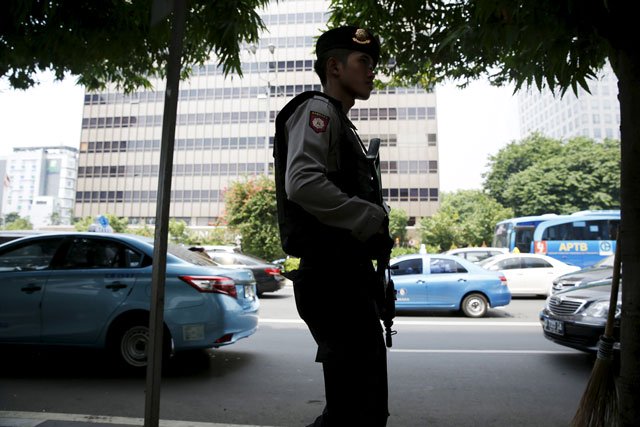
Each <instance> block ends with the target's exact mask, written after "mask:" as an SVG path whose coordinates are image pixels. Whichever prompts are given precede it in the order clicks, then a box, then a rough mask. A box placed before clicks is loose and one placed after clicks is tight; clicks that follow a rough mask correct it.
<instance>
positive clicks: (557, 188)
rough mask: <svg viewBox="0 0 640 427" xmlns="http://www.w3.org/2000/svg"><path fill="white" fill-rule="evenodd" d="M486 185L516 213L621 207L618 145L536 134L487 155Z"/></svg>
mask: <svg viewBox="0 0 640 427" xmlns="http://www.w3.org/2000/svg"><path fill="white" fill-rule="evenodd" d="M489 168H490V169H489V171H488V172H487V173H486V174H485V178H486V180H485V189H487V191H488V193H489V194H491V195H492V196H494V197H495V198H496V200H498V201H500V203H502V204H503V205H504V206H507V207H510V208H512V209H513V211H514V213H515V215H516V216H525V215H538V214H544V213H559V214H569V213H572V212H576V211H580V210H587V209H619V208H620V181H619V176H620V144H619V142H618V141H615V140H605V141H604V142H602V143H600V142H596V141H594V140H591V139H588V138H582V137H579V138H573V139H571V140H570V141H567V142H561V141H558V140H553V139H548V138H542V137H541V136H539V135H533V136H531V137H529V138H525V139H524V140H522V141H520V142H512V143H511V144H509V145H507V146H506V147H504V148H502V149H501V150H500V151H499V152H498V153H497V154H496V155H494V156H491V157H490V160H489Z"/></svg>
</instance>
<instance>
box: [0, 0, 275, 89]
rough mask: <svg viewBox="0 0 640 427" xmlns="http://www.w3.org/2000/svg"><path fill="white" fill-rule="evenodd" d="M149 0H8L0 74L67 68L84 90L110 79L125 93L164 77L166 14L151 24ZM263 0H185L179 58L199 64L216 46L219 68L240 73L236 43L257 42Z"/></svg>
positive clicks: (22, 85) (23, 78)
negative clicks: (259, 10)
mask: <svg viewBox="0 0 640 427" xmlns="http://www.w3.org/2000/svg"><path fill="white" fill-rule="evenodd" d="M152 3H153V1H152V0H141V1H109V2H96V1H92V0H80V1H69V0H51V1H46V2H42V1H38V0H9V1H7V2H4V3H3V10H2V14H0V76H1V77H4V76H6V77H7V78H8V79H9V83H10V84H11V86H13V87H14V88H17V89H26V88H28V87H31V86H33V85H34V84H35V83H36V81H35V80H34V74H35V73H37V72H38V71H44V70H47V69H50V70H52V71H53V72H54V73H55V76H56V78H57V79H60V80H62V79H63V78H64V76H65V74H66V73H71V74H73V75H76V76H78V83H79V84H82V85H84V86H86V87H87V89H90V90H96V89H102V88H104V87H105V85H106V84H107V83H116V84H117V85H118V86H120V87H123V88H124V89H125V90H126V91H128V92H130V91H133V90H134V89H136V88H137V87H141V86H142V87H150V83H149V79H148V78H149V77H150V76H164V74H165V70H166V64H167V61H168V57H169V49H168V46H169V34H170V31H169V25H170V24H169V19H168V18H165V19H163V20H161V21H160V22H159V23H158V24H157V25H155V26H153V27H152V26H151V24H150V18H151V5H152ZM266 3H268V0H233V1H207V0H191V1H190V2H189V7H190V9H189V10H188V13H187V23H186V31H185V40H186V42H185V43H184V49H183V55H182V63H183V64H184V65H185V68H184V74H185V75H187V74H188V72H189V66H193V65H196V64H203V63H204V62H206V61H208V60H209V59H210V56H211V54H212V53H215V55H216V57H217V58H218V60H219V64H220V65H221V66H222V67H223V70H224V72H225V73H229V72H231V71H234V72H237V73H241V70H240V49H241V45H242V43H243V42H246V43H257V41H258V34H259V31H260V30H261V29H263V28H264V25H263V23H262V20H261V19H260V17H259V16H258V14H257V12H256V9H257V8H260V7H262V6H264V5H265V4H266Z"/></svg>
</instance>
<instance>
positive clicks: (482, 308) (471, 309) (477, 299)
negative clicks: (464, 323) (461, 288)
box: [462, 294, 489, 317]
mask: <svg viewBox="0 0 640 427" xmlns="http://www.w3.org/2000/svg"><path fill="white" fill-rule="evenodd" d="M488 309H489V303H487V299H486V298H485V297H484V296H483V295H480V294H470V295H467V296H466V297H465V298H464V299H463V300H462V312H463V313H464V314H465V316H467V317H483V316H484V315H485V314H487V310H488Z"/></svg>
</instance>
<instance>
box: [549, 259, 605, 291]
mask: <svg viewBox="0 0 640 427" xmlns="http://www.w3.org/2000/svg"><path fill="white" fill-rule="evenodd" d="M612 277H613V255H609V256H608V257H606V258H603V259H601V260H600V261H598V262H596V263H595V264H593V265H592V266H591V267H587V268H583V269H581V270H578V271H576V272H574V273H567V274H563V275H562V276H559V277H556V278H555V280H554V281H553V287H552V289H551V292H552V293H556V292H560V291H564V290H567V289H572V288H574V287H576V286H582V285H586V284H589V283H592V282H597V281H600V280H603V279H611V278H612Z"/></svg>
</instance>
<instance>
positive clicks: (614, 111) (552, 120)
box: [518, 64, 620, 140]
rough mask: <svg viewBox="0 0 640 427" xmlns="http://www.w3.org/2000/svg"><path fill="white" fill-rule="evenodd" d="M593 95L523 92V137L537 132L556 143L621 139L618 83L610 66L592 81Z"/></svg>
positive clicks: (520, 107) (521, 123) (519, 97)
mask: <svg viewBox="0 0 640 427" xmlns="http://www.w3.org/2000/svg"><path fill="white" fill-rule="evenodd" d="M589 90H590V92H591V94H589V93H587V92H586V91H585V90H584V89H582V88H580V89H579V90H578V96H577V97H576V95H575V94H574V93H573V92H572V91H571V89H569V90H568V91H567V92H566V94H565V95H564V97H562V98H560V96H559V95H556V96H554V95H553V94H552V93H551V92H550V91H549V90H543V91H539V90H537V89H530V90H523V91H520V92H519V93H518V110H519V116H520V131H521V136H522V137H526V136H527V135H529V134H531V133H533V132H539V133H541V134H542V135H545V136H547V137H551V138H555V139H564V140H566V139H570V138H572V137H576V136H585V137H588V138H592V139H595V140H603V139H605V138H609V139H618V140H619V139H620V104H619V102H618V79H617V78H616V75H615V74H614V72H613V70H612V69H611V67H610V66H609V65H608V64H607V65H606V66H605V67H604V69H603V70H602V71H601V72H600V74H599V76H598V79H596V80H590V81H589Z"/></svg>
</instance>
